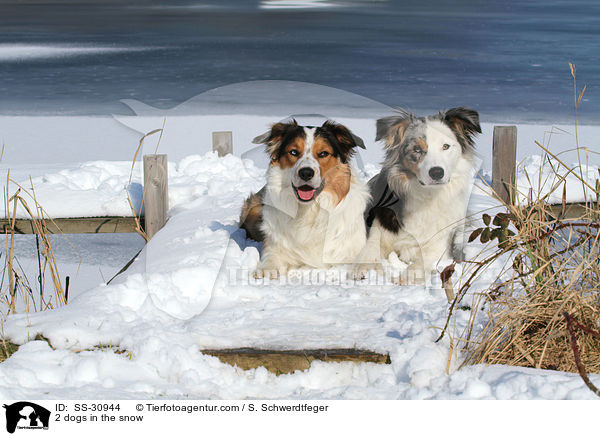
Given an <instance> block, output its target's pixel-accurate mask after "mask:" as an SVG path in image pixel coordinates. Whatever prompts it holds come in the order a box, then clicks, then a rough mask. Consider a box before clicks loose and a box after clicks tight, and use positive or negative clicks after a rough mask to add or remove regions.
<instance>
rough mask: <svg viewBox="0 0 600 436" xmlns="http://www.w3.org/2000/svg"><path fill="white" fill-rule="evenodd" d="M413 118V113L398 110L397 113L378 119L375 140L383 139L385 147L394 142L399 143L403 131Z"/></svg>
mask: <svg viewBox="0 0 600 436" xmlns="http://www.w3.org/2000/svg"><path fill="white" fill-rule="evenodd" d="M413 118H414V115H412V114H411V113H409V112H406V111H400V114H399V115H394V116H391V117H385V118H380V119H378V120H377V133H376V135H375V141H379V140H380V139H385V146H386V148H389V147H391V146H393V145H394V144H399V143H400V142H402V138H404V132H405V131H406V128H407V127H408V124H409V123H410V122H411V120H412V119H413Z"/></svg>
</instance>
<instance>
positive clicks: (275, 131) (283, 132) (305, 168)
mask: <svg viewBox="0 0 600 436" xmlns="http://www.w3.org/2000/svg"><path fill="white" fill-rule="evenodd" d="M252 142H254V143H262V144H266V146H267V153H269V155H270V156H271V165H276V166H278V167H279V168H280V169H281V170H284V171H287V172H289V175H290V179H291V185H292V188H293V189H294V192H295V193H296V198H297V199H298V201H300V202H302V203H308V202H310V201H312V200H313V199H314V198H316V196H317V195H318V194H319V193H320V192H321V190H322V189H323V187H324V183H325V174H326V173H327V172H328V171H330V170H331V169H332V168H334V167H336V166H337V165H339V164H344V165H347V164H348V161H349V159H350V158H351V157H352V155H353V154H354V151H355V150H354V148H355V147H357V146H358V147H362V148H364V144H363V142H362V140H361V139H360V138H359V137H357V136H355V135H354V134H352V132H350V130H349V129H348V128H347V127H345V126H343V125H341V124H337V123H335V122H333V121H329V120H328V121H326V122H325V123H323V125H322V126H320V127H313V126H300V125H299V124H298V123H297V122H296V121H295V120H292V121H290V122H287V123H277V124H274V125H273V126H272V127H271V130H270V131H268V132H266V133H265V134H263V135H260V136H257V137H256V138H254V140H253V141H252Z"/></svg>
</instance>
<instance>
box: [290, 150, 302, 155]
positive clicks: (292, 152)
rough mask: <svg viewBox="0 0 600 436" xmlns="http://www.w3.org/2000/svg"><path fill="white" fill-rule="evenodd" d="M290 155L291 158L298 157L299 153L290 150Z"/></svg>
mask: <svg viewBox="0 0 600 436" xmlns="http://www.w3.org/2000/svg"><path fill="white" fill-rule="evenodd" d="M290 154H291V155H292V156H299V155H300V153H299V152H298V150H290Z"/></svg>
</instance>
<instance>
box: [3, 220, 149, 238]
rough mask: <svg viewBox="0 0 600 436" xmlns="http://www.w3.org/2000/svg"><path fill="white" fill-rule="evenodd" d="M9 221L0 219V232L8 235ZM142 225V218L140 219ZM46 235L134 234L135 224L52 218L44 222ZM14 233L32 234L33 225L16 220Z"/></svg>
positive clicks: (29, 222) (26, 221)
mask: <svg viewBox="0 0 600 436" xmlns="http://www.w3.org/2000/svg"><path fill="white" fill-rule="evenodd" d="M10 221H12V220H9V219H6V218H2V219H0V232H1V233H7V232H8V233H10V227H11V226H10ZM140 222H141V223H142V224H143V223H144V217H142V218H141V219H140ZM45 223H46V229H47V232H48V233H51V234H59V233H66V234H70V233H135V229H136V222H135V218H133V217H117V216H103V217H78V218H54V219H53V220H49V219H47V220H45ZM15 232H16V233H18V234H24V235H26V234H32V233H34V232H33V224H32V222H31V220H30V219H16V220H15Z"/></svg>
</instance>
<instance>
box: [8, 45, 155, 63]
mask: <svg viewBox="0 0 600 436" xmlns="http://www.w3.org/2000/svg"><path fill="white" fill-rule="evenodd" d="M142 50H144V48H139V47H136V48H127V47H119V48H117V47H98V46H89V47H86V46H83V45H50V44H44V45H36V44H7V43H3V44H0V62H22V61H31V60H39V59H50V58H64V57H73V56H85V55H96V56H97V55H101V54H114V53H125V52H130V51H142Z"/></svg>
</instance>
